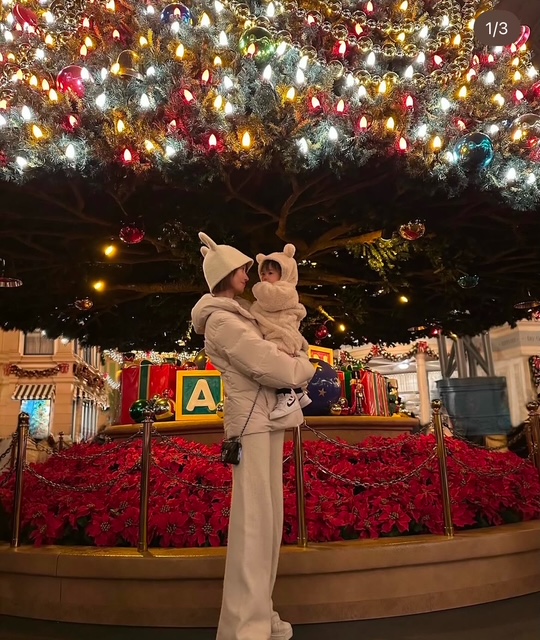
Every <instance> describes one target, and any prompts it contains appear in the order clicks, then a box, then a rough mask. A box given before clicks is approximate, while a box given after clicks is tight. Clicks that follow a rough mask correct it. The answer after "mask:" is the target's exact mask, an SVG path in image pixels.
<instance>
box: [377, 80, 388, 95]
mask: <svg viewBox="0 0 540 640" xmlns="http://www.w3.org/2000/svg"><path fill="white" fill-rule="evenodd" d="M387 89H388V85H387V84H386V80H383V81H382V82H381V84H380V85H379V93H386V90H387Z"/></svg>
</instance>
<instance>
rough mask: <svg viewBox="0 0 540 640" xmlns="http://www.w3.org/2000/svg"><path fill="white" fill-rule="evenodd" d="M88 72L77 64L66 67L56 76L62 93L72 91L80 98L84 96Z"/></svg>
mask: <svg viewBox="0 0 540 640" xmlns="http://www.w3.org/2000/svg"><path fill="white" fill-rule="evenodd" d="M86 75H88V72H87V71H86V70H85V69H83V68H82V67H80V66H79V65H77V64H71V65H69V66H68V67H64V68H63V69H62V71H60V73H59V74H58V75H57V76H56V85H57V87H58V89H59V90H60V91H61V92H62V93H68V92H69V91H71V92H72V93H74V94H75V95H76V96H77V97H78V98H83V97H84V94H85V91H86V88H85V86H84V82H83V80H84V79H85V76H86Z"/></svg>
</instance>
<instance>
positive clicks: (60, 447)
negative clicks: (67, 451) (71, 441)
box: [58, 431, 64, 452]
mask: <svg viewBox="0 0 540 640" xmlns="http://www.w3.org/2000/svg"><path fill="white" fill-rule="evenodd" d="M63 450H64V432H63V431H60V433H59V434H58V451H59V452H60V451H63Z"/></svg>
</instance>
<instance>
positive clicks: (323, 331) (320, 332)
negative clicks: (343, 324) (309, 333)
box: [315, 324, 330, 340]
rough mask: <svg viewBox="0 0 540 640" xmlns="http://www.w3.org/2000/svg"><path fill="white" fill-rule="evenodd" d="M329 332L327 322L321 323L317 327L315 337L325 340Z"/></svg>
mask: <svg viewBox="0 0 540 640" xmlns="http://www.w3.org/2000/svg"><path fill="white" fill-rule="evenodd" d="M329 334H330V332H329V331H328V327H327V326H326V325H325V324H321V325H320V326H319V327H317V328H316V329H315V338H316V339H317V340H324V339H325V338H328V336H329Z"/></svg>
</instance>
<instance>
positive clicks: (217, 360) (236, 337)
mask: <svg viewBox="0 0 540 640" xmlns="http://www.w3.org/2000/svg"><path fill="white" fill-rule="evenodd" d="M242 304H244V301H242ZM191 319H192V322H193V328H194V329H195V331H196V333H199V334H204V337H205V350H206V354H207V355H208V357H209V358H210V360H211V362H212V364H213V365H214V367H216V369H217V370H218V371H220V372H221V376H222V379H223V385H224V390H225V395H226V398H225V409H224V427H225V433H226V436H227V437H228V438H231V437H234V436H238V435H240V432H241V431H242V428H243V427H244V425H245V423H246V420H247V418H248V415H249V412H250V410H251V407H252V406H253V402H254V400H255V397H256V394H257V389H258V387H259V384H260V385H262V389H261V392H260V394H259V396H258V398H257V402H256V404H255V407H254V409H253V413H252V415H251V418H250V420H249V423H248V426H247V427H246V430H245V431H244V435H249V434H252V433H260V432H263V431H273V430H276V429H287V428H290V427H294V426H296V425H298V424H300V423H301V422H302V420H303V415H302V411H301V410H300V409H299V408H298V410H297V411H294V412H293V413H290V414H289V415H287V416H285V417H283V418H281V419H279V420H273V421H271V420H270V418H269V414H270V412H271V411H272V409H273V408H274V406H275V404H276V393H275V389H280V388H285V387H286V388H297V387H303V386H305V385H307V383H308V382H309V381H310V380H311V378H312V377H313V374H314V373H315V369H314V368H313V365H312V364H311V363H310V361H309V359H308V357H307V355H306V354H301V355H299V356H298V357H294V358H293V357H291V356H289V355H287V354H285V353H283V352H282V351H279V349H278V348H277V347H276V345H275V344H274V343H272V342H269V341H267V340H264V338H263V336H262V333H261V331H260V329H259V327H258V325H257V323H256V321H255V319H254V318H253V316H252V315H251V313H250V312H249V311H248V309H247V308H245V307H244V306H242V305H241V304H240V303H239V302H238V301H237V300H233V299H231V298H223V297H215V296H212V295H211V294H206V295H204V296H203V297H202V298H201V299H200V300H199V302H197V304H196V305H195V306H194V307H193V310H192V312H191Z"/></svg>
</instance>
